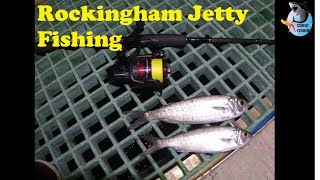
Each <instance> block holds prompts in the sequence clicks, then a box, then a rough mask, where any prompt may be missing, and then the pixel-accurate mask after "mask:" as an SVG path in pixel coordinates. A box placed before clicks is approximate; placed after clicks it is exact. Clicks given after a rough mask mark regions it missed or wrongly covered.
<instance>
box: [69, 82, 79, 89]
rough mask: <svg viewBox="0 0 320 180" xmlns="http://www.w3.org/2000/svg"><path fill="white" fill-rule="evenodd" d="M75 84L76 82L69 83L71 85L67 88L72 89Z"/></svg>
mask: <svg viewBox="0 0 320 180" xmlns="http://www.w3.org/2000/svg"><path fill="white" fill-rule="evenodd" d="M76 83H77V82H76V81H73V82H71V83H70V84H69V85H68V86H67V88H70V87H72V86H73V85H75V84H76Z"/></svg>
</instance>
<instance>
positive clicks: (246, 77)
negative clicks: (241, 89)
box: [238, 69, 248, 79]
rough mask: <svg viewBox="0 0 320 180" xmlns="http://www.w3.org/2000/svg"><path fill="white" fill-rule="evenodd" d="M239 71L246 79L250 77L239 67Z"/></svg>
mask: <svg viewBox="0 0 320 180" xmlns="http://www.w3.org/2000/svg"><path fill="white" fill-rule="evenodd" d="M238 72H239V73H240V74H241V76H243V77H244V78H245V79H248V76H247V75H246V74H245V73H244V72H243V71H242V70H241V69H239V70H238Z"/></svg>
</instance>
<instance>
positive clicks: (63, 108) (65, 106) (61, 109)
mask: <svg viewBox="0 0 320 180" xmlns="http://www.w3.org/2000/svg"><path fill="white" fill-rule="evenodd" d="M68 107H69V105H68V104H66V105H64V106H62V107H61V108H60V109H59V110H60V112H63V111H64V110H66V109H67V108H68Z"/></svg>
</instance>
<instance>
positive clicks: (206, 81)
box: [198, 74, 210, 85]
mask: <svg viewBox="0 0 320 180" xmlns="http://www.w3.org/2000/svg"><path fill="white" fill-rule="evenodd" d="M198 79H199V80H200V82H201V83H202V84H203V85H206V84H208V83H209V82H210V81H209V79H208V78H207V77H206V76H205V75H204V74H202V75H201V76H200V77H199V78H198Z"/></svg>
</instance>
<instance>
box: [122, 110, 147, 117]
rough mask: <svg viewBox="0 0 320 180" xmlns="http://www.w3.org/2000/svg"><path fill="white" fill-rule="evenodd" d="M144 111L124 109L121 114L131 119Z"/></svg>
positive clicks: (139, 115)
mask: <svg viewBox="0 0 320 180" xmlns="http://www.w3.org/2000/svg"><path fill="white" fill-rule="evenodd" d="M144 113H145V112H144V111H124V112H123V114H124V115H126V116H129V117H130V118H131V119H136V118H140V117H141V116H143V115H144Z"/></svg>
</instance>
